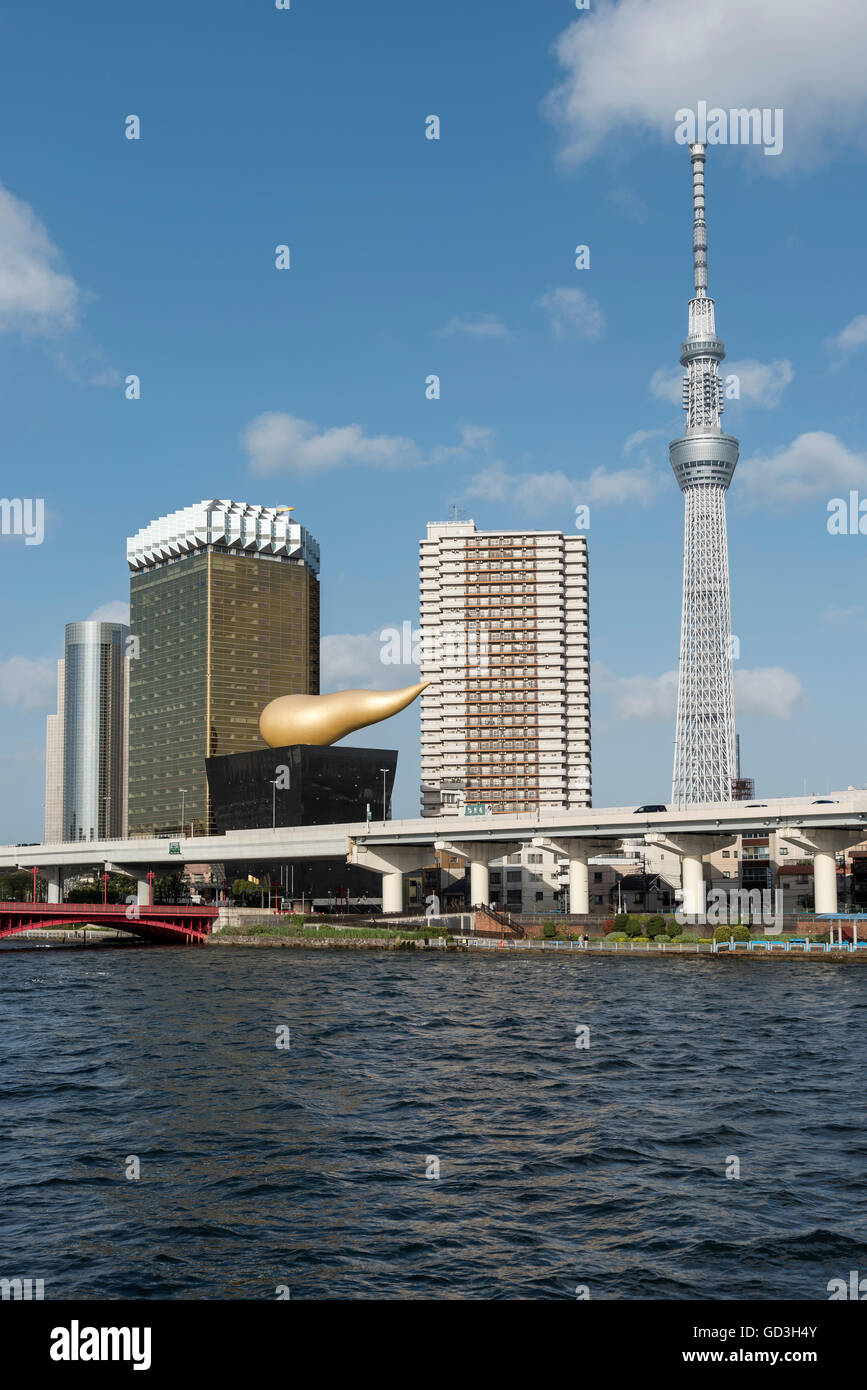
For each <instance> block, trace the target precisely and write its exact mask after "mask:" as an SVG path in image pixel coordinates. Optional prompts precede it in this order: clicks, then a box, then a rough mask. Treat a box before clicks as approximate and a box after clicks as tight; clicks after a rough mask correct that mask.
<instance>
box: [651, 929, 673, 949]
mask: <svg viewBox="0 0 867 1390" xmlns="http://www.w3.org/2000/svg"><path fill="white" fill-rule="evenodd" d="M653 939H654V941H655V942H656V944H657V946H658V945H659V943H660V942H661V941H662V942H665V941H670V940H671V937H670V936H669V935H668V932H664V931H661V932H657V934H656V936H655V937H654V938H653Z"/></svg>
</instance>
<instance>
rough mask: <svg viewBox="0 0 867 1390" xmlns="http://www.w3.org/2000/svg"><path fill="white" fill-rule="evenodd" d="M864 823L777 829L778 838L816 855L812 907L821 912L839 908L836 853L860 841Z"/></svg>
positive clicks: (834, 910) (833, 910)
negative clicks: (857, 825)
mask: <svg viewBox="0 0 867 1390" xmlns="http://www.w3.org/2000/svg"><path fill="white" fill-rule="evenodd" d="M863 839H864V827H863V826H860V827H859V828H858V829H857V830H856V829H855V828H854V827H853V829H851V830H847V829H846V827H845V826H843V827H842V828H841V829H839V830H838V829H836V828H835V827H829V828H828V829H827V830H822V829H819V828H817V827H814V826H800V827H798V826H787V827H785V828H782V827H781V828H780V829H778V830H777V840H778V841H779V840H782V841H783V843H784V844H787V845H791V846H792V848H793V849H799V850H801V852H802V853H805V854H812V856H813V909H814V911H815V912H816V913H817V914H819V913H824V912H836V911H837V855H838V854H842V853H843V852H844V850H847V849H851V848H852V846H853V845H859V844H860V843H861V841H862V840H863Z"/></svg>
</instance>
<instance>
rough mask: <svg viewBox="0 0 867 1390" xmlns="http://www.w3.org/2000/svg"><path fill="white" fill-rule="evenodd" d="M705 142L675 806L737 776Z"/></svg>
mask: <svg viewBox="0 0 867 1390" xmlns="http://www.w3.org/2000/svg"><path fill="white" fill-rule="evenodd" d="M706 149H707V147H706V145H704V144H696V145H690V147H689V153H690V158H691V159H692V184H693V207H694V212H693V259H694V263H695V297H694V298H693V299H691V300H690V304H689V335H688V337H687V339H686V342H685V343H683V344H682V346H681V358H680V360H681V364H682V366H683V367H684V368H685V375H684V379H683V408H684V410H685V411H686V429H685V431H684V434H683V435H682V437H681V438H680V439H675V440H674V442H673V443H672V444H671V445H669V457H670V459H671V466H672V468H673V469H674V476H675V477H676V478H677V481H678V483H679V485H680V489H681V492H682V493H683V500H684V545H683V616H682V619H681V634H680V675H679V679H678V688H677V727H676V733H675V743H674V777H673V781H672V790H671V800H672V804H673V805H674V806H676V807H681V806H688V805H691V804H693V803H696V802H712V801H731V799H732V778H733V777H734V775H735V771H734V769H735V727H734V725H735V715H734V693H733V685H734V668H733V660H732V656H733V654H732V640H731V629H732V619H731V599H730V596H729V558H728V542H727V539H726V492H727V491H728V486H729V483H730V482H731V480H732V475H733V473H734V471H735V465H736V464H737V461H738V441H737V440H736V439H734V438H733V437H732V436H731V435H730V434H724V433H723V431H722V428H721V425H720V418H721V416H722V411H723V392H722V382H721V380H720V371H719V364H720V362H722V360H723V358H724V357H725V348H724V347H723V344H722V341H721V340H720V339H719V338H718V337H717V335H716V327H715V324H714V303H713V300H712V299H710V298H708V293H707V226H706V223H705V207H704V164H705V155H706Z"/></svg>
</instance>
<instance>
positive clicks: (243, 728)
mask: <svg viewBox="0 0 867 1390" xmlns="http://www.w3.org/2000/svg"><path fill="white" fill-rule="evenodd" d="M127 560H128V563H129V566H130V569H131V571H132V576H131V579H130V633H131V644H130V646H131V650H130V655H131V658H132V659H131V662H130V726H129V833H130V835H153V834H159V833H161V832H162V833H165V832H172V831H176V830H178V828H179V827H180V825H181V817H182V814H183V822H184V824H185V826H186V827H187V830H188V832H189V829H190V825H191V823H192V826H193V829H194V833H195V834H199V835H201V834H204V833H206V832H207V831H209V830H210V829H212V823H211V814H210V807H209V804H208V784H207V779H206V777H205V758H206V757H219V756H221V755H223V754H226V753H244V752H249V751H251V750H253V749H256V748H261V747H262V746H263V744H262V739H261V737H260V735H259V728H258V724H259V715H260V713H261V711H262V709H263V708H264V707H265V705H267V704H268V702H269V701H270V700H273V699H274V698H275V697H276V696H278V695H296V694H297V695H303V694H310V695H315V694H318V692H319V577H318V576H319V547H318V545H317V544H316V542H315V540H314V539H313V537H312V536H311V535H310V534H309V532H308V531H306V530H305V529H304V527H303V526H301V525H299V523H298V522H296V521H294V520H293V519H292V514H291V511H290V510H289V509H287V508H285V507H284V508H269V507H256V506H248V505H247V504H246V503H244V502H231V501H211V502H208V501H205V502H201V503H199V504H198V505H196V506H193V507H187V508H185V509H184V510H183V511H180V512H174V513H172V514H171V515H170V516H166V517H162V518H160V519H159V520H157V521H153V522H151V523H150V525H149V526H146V527H145V528H144V529H143V530H142V531H139V532H138V534H137V535H136V536H134V537H132V538H131V539H130V540H129V541H128V542H127Z"/></svg>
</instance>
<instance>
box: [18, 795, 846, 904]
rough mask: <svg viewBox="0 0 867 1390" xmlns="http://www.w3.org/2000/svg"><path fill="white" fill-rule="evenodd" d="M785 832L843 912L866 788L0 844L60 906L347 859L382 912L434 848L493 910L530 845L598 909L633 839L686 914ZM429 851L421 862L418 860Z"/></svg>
mask: <svg viewBox="0 0 867 1390" xmlns="http://www.w3.org/2000/svg"><path fill="white" fill-rule="evenodd" d="M750 831H752V832H754V833H759V834H763V833H768V832H774V833H776V834H777V835H778V836H779V837H780V838H781V839H783V840H784V841H785V842H787V843H789V844H791V845H792V846H793V847H794V848H795V849H796V851H797V852H799V853H806V854H811V855H812V856H813V862H814V874H815V907H816V911H817V912H836V911H837V878H836V855H837V854H839V853H840V852H842V851H843V850H845V849H847V848H850V847H851V846H852V845H855V844H858V843H859V842H860V841H862V840H865V839H867V791H860V790H858V791H853V790H847V791H844V792H829V793H828V795H827V796H824V797H780V798H771V797H769V798H768V799H767V800H766V801H762V802H751V803H745V802H739V801H734V802H727V803H722V804H721V803H713V804H709V805H696V806H688V807H686V808H685V809H683V810H666V811H655V812H643V811H642V812H640V813H636V811H635V808H634V807H631V806H615V807H605V808H601V807H600V808H595V807H594V808H592V809H590V810H587V809H581V810H578V811H566V810H560V809H554V810H540V811H538V812H522V813H518V814H514V815H496V816H494V815H487V814H484V815H475V814H471V815H467V814H465V815H461V816H439V817H428V818H418V819H415V820H393V821H384V822H383V821H372V822H370V823H366V822H364V821H362V822H356V823H349V824H340V825H308V826H277V827H276V828H275V829H271V828H270V827H269V828H267V829H261V830H237V831H232V832H230V833H229V834H226V835H214V836H202V837H191V836H176V837H173V838H162V837H160V838H155V839H129V840H91V841H79V842H70V843H63V844H54V845H48V844H41V845H4V846H0V872H2V871H3V870H4V869H6V870H9V869H32V868H34V867H35V868H36V869H38V870H39V872H40V874H41V875H42V876H43V877H45V878H47V879H48V891H49V902H58V901H59V900H60V891H61V884H62V878H63V876H64V875H68V874H71V873H75V872H82V871H85V870H87V869H93V868H99V869H100V870H102V869H107V870H109V871H110V872H111V871H117V872H123V873H128V874H130V875H131V876H132V877H134V878H135V879H136V880H137V883H138V900H139V903H140V904H147V903H148V901H149V892H148V879H147V871H148V870H149V869H154V870H156V869H166V868H171V867H173V866H174V867H175V868H182V867H183V866H184V865H185V864H190V863H194V864H203V863H205V864H216V863H223V864H232V863H256V862H272V863H273V862H274V861H285V862H290V861H293V860H294V861H302V862H303V861H306V860H310V859H334V858H345V859H346V860H347V862H348V863H350V864H358V865H360V866H361V867H364V868H369V869H374V870H376V871H377V872H378V873H380V874H381V875H382V879H383V910H384V911H385V912H399V911H400V910H401V908H402V895H401V881H402V878H403V875H404V873H406V872H408V871H411V870H414V869H416V868H418V867H419V865H420V864H421V863H422V862H424V860H425V858H427V857H429V856H430V854H431V853H432V852H433V851H434V850H435V849H449V850H452V851H453V852H455V853H457V854H460V855H462V856H463V857H464V858H465V859H466V860H467V862H468V864H469V867H470V879H471V888H472V895H473V899H474V901H477V902H487V901H488V898H489V893H488V866H489V864H490V863H491V861H492V860H493V859H498V858H500V857H501V856H503V855H505V854H508V853H510V852H511V851H512V850H514V849H515V848H516V847H518V846H520V845H522V844H536V845H542V846H550V847H551V848H553V849H555V850H557V851H558V852H559V853H562V854H563V855H564V856H565V857H566V858H568V860H569V864H570V887H571V889H572V903H573V911H576V912H586V911H588V910H589V904H588V901H587V897H588V873H587V864H588V861H589V860H590V859H592V858H593V856H594V855H597V854H602V853H606V852H608V853H610V852H611V850H612V849H613V848H615V847H616V844H617V842H619V841H620V840H623V839H630V840H634V839H640V838H644V839H645V840H646V841H648V842H649V843H653V844H658V845H661V846H663V847H664V848H666V849H669V850H671V851H672V852H674V853H675V854H677V855H678V856H679V857H680V859H681V861H682V864H683V891H684V907H685V909H686V911H687V912H690V911H692V910H693V908H691V906H690V904H691V903H693V902H696V903H697V901H698V898H697V897H696V894H697V892H698V885H699V884H700V882H701V875H702V856H703V855H705V854H708V853H710V852H711V850H714V849H718V848H724V847H725V846H726V845H728V844H730V843H731V842H732V841H733V840H734V839H735V837H736V836H738V835H742V834H746V833H748V832H750ZM420 851H421V853H419V852H420Z"/></svg>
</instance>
